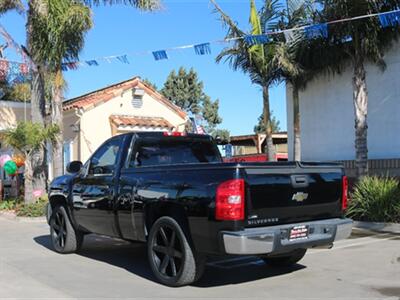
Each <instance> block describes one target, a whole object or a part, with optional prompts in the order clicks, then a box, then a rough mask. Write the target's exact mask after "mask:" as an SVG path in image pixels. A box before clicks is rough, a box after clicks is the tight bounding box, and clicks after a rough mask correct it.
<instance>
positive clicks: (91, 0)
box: [82, 0, 161, 11]
mask: <svg viewBox="0 0 400 300" xmlns="http://www.w3.org/2000/svg"><path fill="white" fill-rule="evenodd" d="M82 2H83V3H84V4H85V5H89V6H99V5H116V4H123V5H131V6H133V7H136V8H138V9H141V10H145V11H155V10H158V9H160V8H161V2H160V0H82Z"/></svg>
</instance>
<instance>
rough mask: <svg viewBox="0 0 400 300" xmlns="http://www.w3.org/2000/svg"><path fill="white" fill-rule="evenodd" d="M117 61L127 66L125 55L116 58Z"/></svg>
mask: <svg viewBox="0 0 400 300" xmlns="http://www.w3.org/2000/svg"><path fill="white" fill-rule="evenodd" d="M117 59H118V60H119V61H120V62H122V63H123V64H129V60H128V56H127V55H121V56H117Z"/></svg>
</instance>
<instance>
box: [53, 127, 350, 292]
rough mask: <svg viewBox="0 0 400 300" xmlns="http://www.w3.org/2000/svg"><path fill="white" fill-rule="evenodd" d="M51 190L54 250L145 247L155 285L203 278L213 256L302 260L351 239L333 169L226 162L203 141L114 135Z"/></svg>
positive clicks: (339, 175)
mask: <svg viewBox="0 0 400 300" xmlns="http://www.w3.org/2000/svg"><path fill="white" fill-rule="evenodd" d="M67 171H68V174H67V175H64V176H61V177H58V178H56V179H54V181H53V182H52V183H51V185H50V191H49V201H50V205H49V225H50V236H51V241H52V245H53V247H54V249H55V251H57V252H59V253H72V252H76V251H78V250H79V249H80V247H81V246H82V242H83V239H84V236H85V234H89V233H95V234H101V235H106V236H110V237H116V238H119V239H123V240H126V241H133V242H143V243H146V244H147V245H146V247H147V254H148V261H149V264H150V267H151V269H152V271H153V273H154V276H155V278H156V279H157V280H158V281H159V282H161V283H162V284H165V285H168V286H182V285H187V284H191V283H193V282H194V281H196V280H198V279H199V278H200V277H201V275H202V272H203V270H204V266H205V263H206V259H207V257H210V256H213V255H220V256H228V255H229V256H230V255H252V256H259V257H260V258H261V259H263V260H264V261H265V262H266V263H267V266H268V265H269V266H278V267H279V266H288V265H291V264H295V263H296V262H298V261H299V260H300V259H301V258H302V257H303V256H304V254H305V253H306V250H307V249H308V248H313V247H326V248H329V247H331V246H332V244H333V242H334V241H337V240H340V239H345V238H347V237H348V236H349V235H350V233H351V229H352V221H351V220H350V219H346V218H344V216H343V212H344V210H345V208H346V205H347V185H348V184H347V178H346V176H344V173H343V169H342V167H341V166H340V165H338V164H334V163H306V162H263V163H224V162H223V161H222V158H221V156H220V153H219V151H218V147H217V145H216V143H215V141H214V140H213V139H212V138H211V137H210V136H206V135H196V134H180V133H175V132H164V133H163V132H136V133H127V134H122V135H118V136H114V137H112V138H110V139H109V140H107V141H106V142H105V143H104V144H102V145H101V146H100V147H99V148H98V149H97V150H96V151H95V152H94V154H93V155H92V156H91V158H90V159H89V160H88V161H87V162H86V163H85V164H84V165H83V164H82V163H81V162H78V161H73V162H71V163H69V164H68V166H67Z"/></svg>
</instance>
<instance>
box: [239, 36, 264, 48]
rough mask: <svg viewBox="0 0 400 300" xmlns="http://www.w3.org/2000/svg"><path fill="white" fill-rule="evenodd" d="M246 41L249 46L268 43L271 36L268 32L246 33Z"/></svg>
mask: <svg viewBox="0 0 400 300" xmlns="http://www.w3.org/2000/svg"><path fill="white" fill-rule="evenodd" d="M244 41H245V42H246V44H247V45H249V46H254V45H260V44H266V43H268V42H269V38H268V36H267V35H266V34H258V35H246V36H245V37H244Z"/></svg>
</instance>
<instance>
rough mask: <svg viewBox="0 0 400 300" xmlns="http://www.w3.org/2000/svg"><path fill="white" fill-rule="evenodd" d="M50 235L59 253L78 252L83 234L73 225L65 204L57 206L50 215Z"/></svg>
mask: <svg viewBox="0 0 400 300" xmlns="http://www.w3.org/2000/svg"><path fill="white" fill-rule="evenodd" d="M49 223H50V237H51V242H52V244H53V247H54V250H56V251H57V252H59V253H64V254H65V253H74V252H77V251H78V250H79V249H80V248H81V246H82V243H83V234H82V233H81V232H79V231H78V230H75V228H74V227H73V226H72V223H71V221H70V219H69V216H68V214H67V211H66V209H65V207H64V206H57V207H55V208H54V209H53V210H52V214H51V217H50V222H49Z"/></svg>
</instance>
